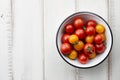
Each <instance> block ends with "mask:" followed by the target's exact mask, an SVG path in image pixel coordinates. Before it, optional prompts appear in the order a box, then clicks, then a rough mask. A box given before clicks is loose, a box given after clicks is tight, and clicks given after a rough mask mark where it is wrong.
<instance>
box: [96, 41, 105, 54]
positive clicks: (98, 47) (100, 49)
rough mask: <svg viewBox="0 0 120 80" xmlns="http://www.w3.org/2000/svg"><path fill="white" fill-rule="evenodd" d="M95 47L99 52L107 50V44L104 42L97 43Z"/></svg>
mask: <svg viewBox="0 0 120 80" xmlns="http://www.w3.org/2000/svg"><path fill="white" fill-rule="evenodd" d="M95 49H96V52H97V53H98V54H101V53H103V52H104V51H105V45H104V44H103V43H101V44H95Z"/></svg>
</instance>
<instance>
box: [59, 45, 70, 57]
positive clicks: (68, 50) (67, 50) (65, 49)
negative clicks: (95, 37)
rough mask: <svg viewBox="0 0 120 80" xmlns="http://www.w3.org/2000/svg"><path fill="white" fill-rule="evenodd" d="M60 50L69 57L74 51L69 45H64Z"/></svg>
mask: <svg viewBox="0 0 120 80" xmlns="http://www.w3.org/2000/svg"><path fill="white" fill-rule="evenodd" d="M60 49H61V52H62V53H63V54H64V55H67V54H69V53H70V52H71V51H72V47H71V45H70V44H69V43H63V44H62V45H61V48H60Z"/></svg>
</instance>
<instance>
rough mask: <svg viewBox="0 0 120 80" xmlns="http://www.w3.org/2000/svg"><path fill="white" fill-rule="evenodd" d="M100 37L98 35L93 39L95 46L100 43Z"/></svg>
mask: <svg viewBox="0 0 120 80" xmlns="http://www.w3.org/2000/svg"><path fill="white" fill-rule="evenodd" d="M102 41H103V40H102V36H101V35H100V34H97V35H96V36H95V38H94V42H95V43H97V44H100V43H102Z"/></svg>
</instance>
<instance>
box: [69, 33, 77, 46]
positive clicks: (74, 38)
mask: <svg viewBox="0 0 120 80" xmlns="http://www.w3.org/2000/svg"><path fill="white" fill-rule="evenodd" d="M68 40H69V42H70V43H71V44H74V43H75V42H77V41H78V40H79V38H78V36H77V35H75V34H72V35H70V37H69V39H68Z"/></svg>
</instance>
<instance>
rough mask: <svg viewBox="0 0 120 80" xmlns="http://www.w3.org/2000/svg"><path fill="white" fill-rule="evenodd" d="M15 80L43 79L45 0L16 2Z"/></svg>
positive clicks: (18, 0) (14, 7) (14, 8)
mask: <svg viewBox="0 0 120 80" xmlns="http://www.w3.org/2000/svg"><path fill="white" fill-rule="evenodd" d="M13 10H14V11H13V12H14V13H13V14H14V16H13V17H14V50H13V57H14V58H13V72H14V75H13V76H14V80H42V79H43V0H40V1H39V0H34V1H33V0H14V1H13Z"/></svg>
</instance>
